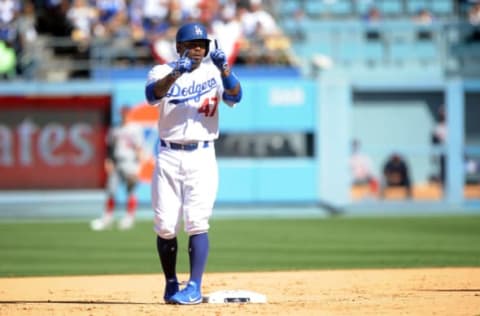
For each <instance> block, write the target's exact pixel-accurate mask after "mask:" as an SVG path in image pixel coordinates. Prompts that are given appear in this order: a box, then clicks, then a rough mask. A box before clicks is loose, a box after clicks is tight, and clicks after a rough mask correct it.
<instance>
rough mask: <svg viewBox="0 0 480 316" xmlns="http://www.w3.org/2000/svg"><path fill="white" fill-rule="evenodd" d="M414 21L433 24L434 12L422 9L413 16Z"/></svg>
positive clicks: (418, 23) (419, 23)
mask: <svg viewBox="0 0 480 316" xmlns="http://www.w3.org/2000/svg"><path fill="white" fill-rule="evenodd" d="M413 21H414V22H415V23H416V24H417V25H431V24H432V23H433V14H432V13H431V12H430V11H429V10H427V9H420V10H418V11H417V12H416V13H415V15H414V16H413Z"/></svg>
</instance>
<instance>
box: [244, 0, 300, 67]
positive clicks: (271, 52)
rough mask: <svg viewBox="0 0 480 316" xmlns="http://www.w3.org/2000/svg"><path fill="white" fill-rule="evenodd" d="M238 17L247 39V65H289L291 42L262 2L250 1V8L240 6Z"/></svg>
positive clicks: (245, 48)
mask: <svg viewBox="0 0 480 316" xmlns="http://www.w3.org/2000/svg"><path fill="white" fill-rule="evenodd" d="M237 10H238V15H239V19H240V22H241V24H242V29H243V35H244V37H245V39H246V41H245V42H244V45H243V47H242V52H243V54H242V55H244V60H243V62H244V63H246V64H257V63H263V64H288V63H290V60H289V59H290V56H288V50H289V49H290V47H291V43H290V40H289V39H288V37H286V36H285V35H284V34H283V32H282V30H281V28H280V27H279V26H278V25H277V23H276V21H275V19H274V18H273V16H272V15H271V14H270V13H269V12H268V11H267V10H266V9H265V8H264V7H263V5H262V0H250V5H249V6H248V7H243V6H238V7H237Z"/></svg>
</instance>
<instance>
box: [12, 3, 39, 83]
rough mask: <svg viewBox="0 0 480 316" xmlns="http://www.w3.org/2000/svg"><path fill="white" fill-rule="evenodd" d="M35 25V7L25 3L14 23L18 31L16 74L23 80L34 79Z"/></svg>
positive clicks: (35, 60) (35, 61)
mask: <svg viewBox="0 0 480 316" xmlns="http://www.w3.org/2000/svg"><path fill="white" fill-rule="evenodd" d="M35 23H36V17H35V7H34V5H33V3H32V2H30V1H25V2H24V4H23V8H22V11H21V14H20V15H19V16H18V18H17V23H16V25H17V31H18V46H17V52H16V53H17V56H18V65H17V72H18V74H19V75H21V76H23V78H25V79H33V78H34V76H35V74H34V71H35V67H36V66H37V64H38V63H39V60H38V57H37V54H35V52H36V51H37V48H36V44H37V39H38V34H37V29H36V27H35Z"/></svg>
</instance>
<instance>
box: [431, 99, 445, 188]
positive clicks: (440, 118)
mask: <svg viewBox="0 0 480 316" xmlns="http://www.w3.org/2000/svg"><path fill="white" fill-rule="evenodd" d="M446 140H447V119H446V113H445V106H444V105H441V106H439V107H438V110H437V123H436V125H435V127H434V129H433V131H432V144H433V145H434V146H436V147H438V150H439V154H438V155H436V156H434V159H435V160H436V161H437V164H438V166H439V170H438V178H437V180H438V181H439V182H440V183H441V184H442V185H444V184H445V174H446V170H445V167H446V155H445V148H444V146H445V143H446Z"/></svg>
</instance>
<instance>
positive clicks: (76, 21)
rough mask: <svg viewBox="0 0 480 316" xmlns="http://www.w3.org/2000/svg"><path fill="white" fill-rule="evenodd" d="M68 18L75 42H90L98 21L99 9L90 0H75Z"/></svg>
mask: <svg viewBox="0 0 480 316" xmlns="http://www.w3.org/2000/svg"><path fill="white" fill-rule="evenodd" d="M67 19H68V21H69V22H70V23H71V25H72V27H73V30H72V33H71V37H72V39H73V40H74V41H75V42H78V43H82V44H85V45H89V44H90V39H91V37H92V35H93V28H94V25H95V24H96V23H97V21H98V11H97V10H96V9H95V7H93V6H92V5H90V3H89V2H88V0H73V2H72V6H71V7H70V8H69V9H68V11H67Z"/></svg>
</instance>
